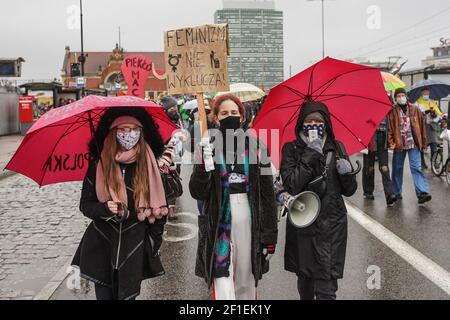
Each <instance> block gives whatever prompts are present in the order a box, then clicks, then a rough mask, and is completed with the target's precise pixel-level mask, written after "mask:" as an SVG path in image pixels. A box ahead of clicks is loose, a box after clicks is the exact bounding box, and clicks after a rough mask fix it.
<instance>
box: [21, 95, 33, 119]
mask: <svg viewBox="0 0 450 320" xmlns="http://www.w3.org/2000/svg"><path fill="white" fill-rule="evenodd" d="M19 121H20V122H21V123H28V122H33V97H31V96H22V97H19Z"/></svg>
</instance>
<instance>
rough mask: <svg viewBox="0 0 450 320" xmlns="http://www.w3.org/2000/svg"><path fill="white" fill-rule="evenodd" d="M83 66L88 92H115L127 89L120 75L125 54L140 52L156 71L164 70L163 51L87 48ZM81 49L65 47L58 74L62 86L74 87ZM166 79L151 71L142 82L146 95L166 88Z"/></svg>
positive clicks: (155, 93)
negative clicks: (92, 50)
mask: <svg viewBox="0 0 450 320" xmlns="http://www.w3.org/2000/svg"><path fill="white" fill-rule="evenodd" d="M85 54H86V55H87V58H86V62H85V66H84V70H85V72H84V73H85V78H86V84H85V88H86V91H87V92H88V93H89V92H91V93H96V92H98V93H103V94H104V95H113V96H115V95H118V94H122V93H124V92H126V91H127V84H126V82H125V80H124V78H123V75H122V71H121V66H122V62H123V59H124V58H125V57H126V56H127V55H131V54H141V55H143V56H145V57H146V58H149V59H150V60H151V61H152V62H153V64H154V66H155V69H156V72H157V73H158V74H163V73H164V70H165V69H164V52H125V51H124V50H123V48H119V46H118V45H116V48H115V49H114V50H112V52H86V53H85ZM79 56H80V52H74V51H71V50H70V48H69V47H66V52H65V55H64V62H63V67H62V70H61V78H62V82H63V85H64V87H65V88H76V85H77V84H76V81H77V75H79V65H77V63H78V57H79ZM166 88H167V85H166V81H165V80H164V79H158V78H156V77H155V76H154V74H153V73H151V74H150V75H149V77H148V79H147V81H146V83H145V97H146V98H147V99H155V98H156V97H157V96H158V95H159V94H160V93H161V92H164V91H166V90H167V89H166Z"/></svg>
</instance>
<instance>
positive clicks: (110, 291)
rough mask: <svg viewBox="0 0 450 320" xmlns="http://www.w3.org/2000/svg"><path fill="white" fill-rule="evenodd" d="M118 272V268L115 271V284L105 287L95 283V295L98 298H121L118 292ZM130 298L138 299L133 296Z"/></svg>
mask: <svg viewBox="0 0 450 320" xmlns="http://www.w3.org/2000/svg"><path fill="white" fill-rule="evenodd" d="M118 283H119V282H118V273H117V270H115V271H114V274H113V286H112V288H111V287H105V286H102V285H100V284H97V283H96V284H95V297H96V298H97V300H119V298H118V296H119V294H118V292H119V287H118ZM130 300H136V298H132V299H130Z"/></svg>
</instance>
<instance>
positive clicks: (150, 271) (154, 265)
mask: <svg viewBox="0 0 450 320" xmlns="http://www.w3.org/2000/svg"><path fill="white" fill-rule="evenodd" d="M89 149H90V153H91V157H92V160H91V162H90V164H89V168H88V170H87V173H86V177H85V179H84V181H83V188H82V192H81V200H80V211H81V212H82V213H83V214H84V215H85V216H86V217H88V218H89V219H91V220H92V222H91V223H90V225H89V226H88V228H87V230H86V232H85V234H84V236H83V238H82V240H81V242H80V245H79V247H78V250H77V251H76V253H75V256H74V258H73V261H72V265H73V266H76V267H78V268H79V269H80V275H81V277H83V278H85V279H88V280H90V281H92V282H94V283H95V293H96V297H97V299H98V300H129V299H135V297H136V296H138V295H139V294H140V287H141V281H142V280H144V279H148V278H152V277H156V276H160V275H163V274H164V268H163V266H162V264H161V261H160V257H159V248H160V246H161V243H162V234H163V231H164V224H165V222H166V217H165V215H166V214H167V210H168V209H167V204H168V203H169V202H170V201H171V199H166V197H165V190H164V185H163V183H162V181H163V176H164V175H163V174H162V172H163V171H162V168H161V163H160V162H159V161H158V160H157V159H159V157H160V156H161V155H162V153H163V151H164V144H163V140H162V138H161V136H160V134H159V132H158V129H157V127H156V124H155V122H154V121H153V119H152V118H151V117H150V115H149V114H148V113H147V112H146V111H145V110H144V109H139V108H111V109H109V110H108V111H106V112H105V114H104V115H103V117H102V118H101V120H100V122H99V125H98V127H97V129H96V132H95V136H94V138H93V139H92V141H91V142H90V145H89ZM136 190H139V191H136ZM150 193H151V198H150Z"/></svg>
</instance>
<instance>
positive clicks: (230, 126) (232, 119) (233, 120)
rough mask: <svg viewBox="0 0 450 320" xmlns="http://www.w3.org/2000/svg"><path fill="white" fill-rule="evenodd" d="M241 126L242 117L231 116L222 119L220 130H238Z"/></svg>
mask: <svg viewBox="0 0 450 320" xmlns="http://www.w3.org/2000/svg"><path fill="white" fill-rule="evenodd" d="M240 127H241V117H239V116H237V117H236V116H229V117H226V118H225V119H222V120H220V130H221V131H222V132H225V133H226V131H227V130H235V131H236V130H237V129H239V128H240Z"/></svg>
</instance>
